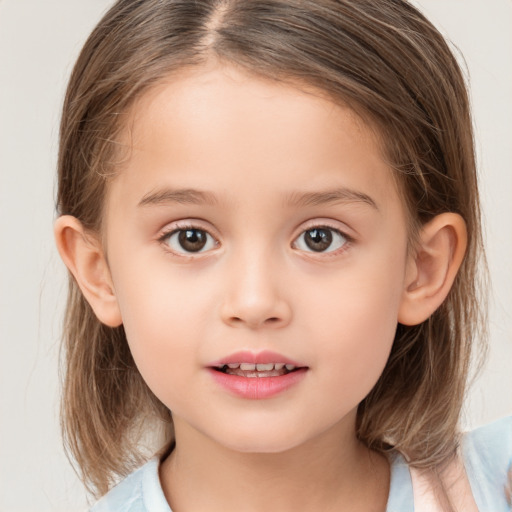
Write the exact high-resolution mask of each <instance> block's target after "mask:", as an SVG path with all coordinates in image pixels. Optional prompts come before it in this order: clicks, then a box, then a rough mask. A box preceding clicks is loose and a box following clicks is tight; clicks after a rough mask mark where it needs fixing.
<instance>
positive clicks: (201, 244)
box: [165, 228, 215, 253]
mask: <svg viewBox="0 0 512 512" xmlns="http://www.w3.org/2000/svg"><path fill="white" fill-rule="evenodd" d="M165 241H166V243H167V245H169V247H170V248H171V249H172V250H173V251H175V252H178V253H180V252H181V253H183V252H186V253H194V252H204V251H207V250H210V249H213V248H214V247H215V240H214V239H213V237H212V236H211V235H210V234H209V233H207V232H206V231H204V230H202V229H197V228H188V229H177V230H176V231H173V232H172V233H171V234H170V235H169V236H168V237H167V238H166V239H165Z"/></svg>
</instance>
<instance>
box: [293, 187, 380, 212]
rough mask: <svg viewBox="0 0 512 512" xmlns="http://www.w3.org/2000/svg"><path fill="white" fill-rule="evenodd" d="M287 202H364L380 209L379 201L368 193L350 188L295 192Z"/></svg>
mask: <svg viewBox="0 0 512 512" xmlns="http://www.w3.org/2000/svg"><path fill="white" fill-rule="evenodd" d="M287 203H288V204H289V205H291V206H295V207H301V206H302V207H306V206H321V205H327V204H335V203H364V204H367V205H369V206H371V207H372V208H374V209H375V210H377V211H378V210H379V208H378V206H377V203H376V202H375V201H374V200H373V199H372V198H371V197H370V196H369V195H368V194H365V193H363V192H359V191H358V190H353V189H350V188H337V189H334V190H324V191H319V192H304V193H301V192H293V193H292V194H290V195H289V197H288V200H287Z"/></svg>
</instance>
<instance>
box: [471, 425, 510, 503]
mask: <svg viewBox="0 0 512 512" xmlns="http://www.w3.org/2000/svg"><path fill="white" fill-rule="evenodd" d="M462 455H463V459H464V466H465V468H466V472H467V475H468V479H469V482H470V484H471V489H472V491H473V495H474V498H475V501H476V503H477V505H478V507H479V510H496V511H498V510H509V509H508V506H507V504H506V500H505V489H506V487H507V474H508V471H509V470H510V469H511V464H512V416H510V417H506V418H503V419H501V420H498V421H495V422H494V423H490V424H489V425H485V426H483V427H480V428H477V429H475V430H473V431H471V432H467V433H466V434H464V437H463V439H462Z"/></svg>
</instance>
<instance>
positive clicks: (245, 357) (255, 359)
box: [207, 350, 304, 367]
mask: <svg viewBox="0 0 512 512" xmlns="http://www.w3.org/2000/svg"><path fill="white" fill-rule="evenodd" d="M230 363H252V364H265V363H284V364H293V366H297V367H304V365H303V364H301V363H298V362H297V361H293V360H291V359H289V358H288V357H285V356H283V355H281V354H278V353H277V352H271V351H270V350H264V351H263V352H250V351H248V350H244V351H241V352H235V353H234V354H230V355H229V356H226V357H223V358H222V359H219V360H218V361H213V362H212V363H210V364H208V365H207V366H209V367H212V366H217V367H218V366H223V365H225V364H230Z"/></svg>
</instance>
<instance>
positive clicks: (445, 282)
mask: <svg viewBox="0 0 512 512" xmlns="http://www.w3.org/2000/svg"><path fill="white" fill-rule="evenodd" d="M466 246H467V231H466V223H465V222H464V219H463V218H462V217H461V216H460V215H458V214H456V213H442V214H440V215H437V216H436V217H434V218H433V219H432V220H431V221H430V222H428V223H426V224H425V225H424V226H423V228H422V229H421V232H420V240H419V244H418V246H417V247H416V250H415V251H414V253H413V254H411V256H410V259H409V262H408V267H407V272H406V276H405V282H404V291H403V296H402V302H401V304H400V309H399V315H398V322H399V323H401V324H404V325H418V324H420V323H421V322H423V321H425V320H426V319H427V318H429V317H430V316H431V315H432V313H434V311H435V310H436V309H437V308H438V307H439V306H440V305H441V304H442V303H443V301H444V300H445V298H446V296H447V295H448V293H449V291H450V289H451V287H452V284H453V281H454V280H455V277H456V275H457V272H458V270H459V268H460V265H461V264H462V261H463V259H464V254H465V252H466Z"/></svg>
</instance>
